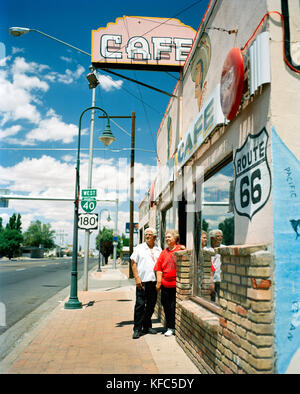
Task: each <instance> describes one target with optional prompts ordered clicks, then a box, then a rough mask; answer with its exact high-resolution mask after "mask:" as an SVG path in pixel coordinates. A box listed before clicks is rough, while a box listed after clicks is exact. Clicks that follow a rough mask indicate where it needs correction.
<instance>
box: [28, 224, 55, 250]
mask: <svg viewBox="0 0 300 394" xmlns="http://www.w3.org/2000/svg"><path fill="white" fill-rule="evenodd" d="M54 237H55V230H51V224H50V223H48V224H42V223H41V222H40V221H39V220H36V221H35V222H32V223H31V224H30V226H29V227H28V230H27V231H25V233H24V246H35V247H43V248H44V249H53V248H54V247H55V241H54Z"/></svg>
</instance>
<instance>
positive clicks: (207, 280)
mask: <svg viewBox="0 0 300 394" xmlns="http://www.w3.org/2000/svg"><path fill="white" fill-rule="evenodd" d="M232 182H233V162H232V161H230V162H229V163H227V164H226V165H224V166H223V167H221V168H220V169H218V170H217V171H216V172H215V173H213V175H211V176H209V177H208V178H206V179H205V180H204V183H203V193H202V196H203V200H202V212H201V213H200V214H198V215H196V220H195V222H196V227H197V228H196V229H195V230H197V231H196V237H197V239H196V241H197V242H196V243H195V246H196V248H197V256H198V257H197V262H196V263H197V270H196V272H197V283H195V284H196V286H195V287H196V293H197V295H199V296H202V297H205V298H207V299H209V300H210V301H215V302H218V288H219V282H220V278H221V276H220V275H218V272H216V273H213V272H212V270H211V259H212V257H210V255H209V253H206V252H205V250H206V249H210V248H211V247H212V246H215V245H212V244H211V240H210V238H209V234H210V232H211V231H212V230H221V231H222V233H223V238H222V241H221V245H233V244H234V213H233V208H232V205H231V203H230V202H231V197H230V195H231V193H230V190H231V186H232ZM204 232H205V233H206V234H207V244H206V245H202V247H201V233H202V234H203V233H204ZM218 236H219V235H218ZM203 246H205V247H203ZM201 248H202V249H201ZM210 250H211V252H213V251H214V249H210ZM216 260H217V258H216ZM212 261H213V263H214V264H215V263H216V266H218V264H217V261H215V260H212ZM213 270H214V269H213ZM217 271H218V267H217ZM212 284H214V286H211V285H212ZM213 287H215V290H217V294H215V293H213V291H212V288H213Z"/></svg>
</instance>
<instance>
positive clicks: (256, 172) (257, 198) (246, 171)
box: [234, 128, 272, 220]
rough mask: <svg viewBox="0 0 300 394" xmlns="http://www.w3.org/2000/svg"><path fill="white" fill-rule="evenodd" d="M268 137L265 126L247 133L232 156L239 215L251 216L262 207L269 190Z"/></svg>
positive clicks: (267, 197)
mask: <svg viewBox="0 0 300 394" xmlns="http://www.w3.org/2000/svg"><path fill="white" fill-rule="evenodd" d="M268 139H269V136H268V133H267V130H266V129H265V128H263V129H262V130H261V131H260V132H259V133H258V134H255V135H252V134H249V135H248V137H247V138H246V141H245V142H244V144H243V145H242V146H241V148H238V149H237V150H236V152H235V156H234V168H235V185H234V206H235V210H236V212H237V214H238V215H240V216H247V217H248V218H249V219H250V220H251V219H252V217H253V216H254V215H255V214H256V213H257V212H258V211H259V210H260V209H261V208H263V207H264V205H265V204H266V202H267V201H268V199H269V197H270V193H271V183H272V182H271V172H270V168H269V164H268V159H267V145H268Z"/></svg>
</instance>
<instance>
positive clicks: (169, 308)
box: [161, 285, 176, 329]
mask: <svg viewBox="0 0 300 394" xmlns="http://www.w3.org/2000/svg"><path fill="white" fill-rule="evenodd" d="M161 304H162V306H163V308H164V312H165V317H166V323H167V328H173V329H174V328H175V309H176V287H170V288H168V287H164V286H163V285H162V286H161Z"/></svg>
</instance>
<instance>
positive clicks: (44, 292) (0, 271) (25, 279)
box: [0, 258, 96, 335]
mask: <svg viewBox="0 0 300 394" xmlns="http://www.w3.org/2000/svg"><path fill="white" fill-rule="evenodd" d="M95 262H96V261H94V260H93V259H90V267H89V269H90V268H91V267H92V265H93V264H94V263H95ZM71 267H72V259H71V258H61V259H59V260H58V259H57V260H53V259H36V260H18V261H17V260H16V261H13V260H12V261H10V262H9V261H6V262H3V261H2V262H0V302H1V303H2V304H4V306H5V310H6V316H5V318H6V326H2V327H0V335H1V334H3V333H4V332H5V331H6V330H7V329H9V328H10V327H12V326H13V325H14V324H16V323H17V322H18V321H19V320H21V319H22V318H24V317H25V316H26V315H28V314H29V313H30V312H32V311H33V310H35V309H36V308H37V307H38V306H40V305H41V304H43V303H44V302H46V301H47V300H48V299H49V298H51V297H52V296H54V295H55V294H56V293H58V292H59V291H60V290H62V289H64V288H65V287H67V286H69V285H70V278H71ZM82 273H83V260H82V259H79V260H78V279H80V277H81V276H82Z"/></svg>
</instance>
